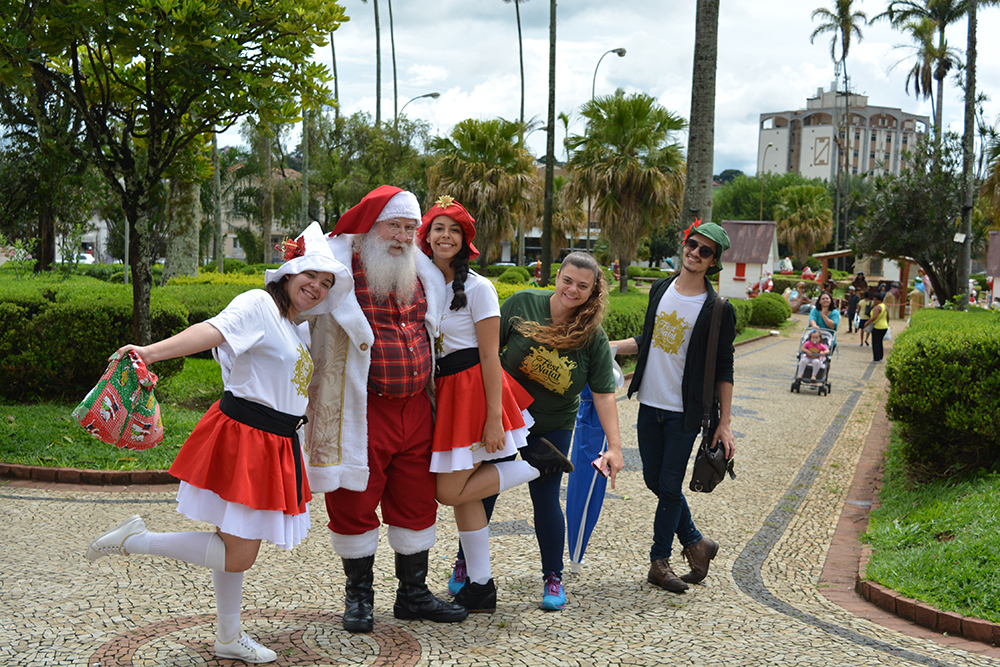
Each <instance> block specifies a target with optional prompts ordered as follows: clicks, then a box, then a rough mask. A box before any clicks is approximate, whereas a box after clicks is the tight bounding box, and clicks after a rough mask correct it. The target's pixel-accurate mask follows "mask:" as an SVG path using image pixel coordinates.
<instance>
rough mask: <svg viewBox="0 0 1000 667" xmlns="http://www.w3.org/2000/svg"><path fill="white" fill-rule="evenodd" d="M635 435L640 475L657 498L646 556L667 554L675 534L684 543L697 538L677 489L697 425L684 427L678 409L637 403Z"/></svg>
mask: <svg viewBox="0 0 1000 667" xmlns="http://www.w3.org/2000/svg"><path fill="white" fill-rule="evenodd" d="M638 436H639V456H640V457H641V458H642V479H643V481H644V482H645V483H646V488H648V489H649V490H650V491H652V492H653V493H654V494H655V495H656V497H657V498H658V502H657V504H656V516H655V517H654V518H653V546H652V547H651V548H650V550H649V560H650V561H654V560H660V559H662V558H670V552H671V549H672V548H673V543H674V535H675V534H676V535H677V539H679V540H680V543H681V546H684V547H686V546H688V545H691V544H694V543H695V542H697V541H698V540H700V539H701V533H699V532H698V529H697V528H695V526H694V521H692V520H691V510H689V509H688V504H687V499H685V498H684V493H683V492H682V491H681V489H682V487H683V485H684V476H685V474H686V473H687V465H688V459H690V457H691V448H692V447H693V446H694V441H695V439H696V438H697V437H698V429H697V428H696V429H694V430H693V431H684V413H682V412H669V411H667V410H660V409H658V408H651V407H649V406H648V405H642V404H641V403H640V404H639V422H638Z"/></svg>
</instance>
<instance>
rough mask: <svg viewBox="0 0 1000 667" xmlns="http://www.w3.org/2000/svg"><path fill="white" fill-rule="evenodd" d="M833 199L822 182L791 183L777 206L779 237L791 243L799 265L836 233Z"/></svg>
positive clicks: (775, 209) (784, 241) (783, 192)
mask: <svg viewBox="0 0 1000 667" xmlns="http://www.w3.org/2000/svg"><path fill="white" fill-rule="evenodd" d="M832 207H833V202H832V201H831V200H830V193H829V192H827V190H826V188H825V187H823V186H822V185H791V186H789V187H787V188H785V189H784V190H782V191H781V195H780V200H779V201H778V203H777V205H775V207H774V215H775V217H776V218H778V229H777V231H778V240H779V241H781V242H782V243H786V244H788V245H789V246H790V247H791V249H792V253H793V254H794V255H795V259H796V260H797V261H798V263H799V264H804V263H805V261H806V259H807V258H808V257H809V254H810V253H812V252H813V251H814V250H815V249H816V248H817V247H818V246H820V245H824V244H826V243H829V241H830V239H831V237H832V236H833V210H832Z"/></svg>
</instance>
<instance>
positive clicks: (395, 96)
mask: <svg viewBox="0 0 1000 667" xmlns="http://www.w3.org/2000/svg"><path fill="white" fill-rule="evenodd" d="M386 2H388V3H389V44H390V45H391V46H392V119H393V120H394V121H395V120H396V119H397V118H398V117H399V85H398V84H399V79H398V78H397V77H396V29H395V28H394V27H393V25H392V0H386Z"/></svg>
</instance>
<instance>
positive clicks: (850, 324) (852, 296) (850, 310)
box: [847, 285, 861, 333]
mask: <svg viewBox="0 0 1000 667" xmlns="http://www.w3.org/2000/svg"><path fill="white" fill-rule="evenodd" d="M860 301H861V298H860V297H859V296H858V290H857V288H856V287H854V285H851V286H850V287H848V288H847V333H854V316H855V315H857V313H858V303H859V302H860Z"/></svg>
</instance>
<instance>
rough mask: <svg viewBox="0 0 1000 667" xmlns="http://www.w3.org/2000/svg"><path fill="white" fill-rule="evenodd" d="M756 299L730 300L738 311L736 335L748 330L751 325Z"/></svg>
mask: <svg viewBox="0 0 1000 667" xmlns="http://www.w3.org/2000/svg"><path fill="white" fill-rule="evenodd" d="M754 301H755V299H730V300H729V303H731V304H733V309H734V310H735V311H736V333H739V332H741V331H743V330H744V329H746V328H747V326H749V324H750V316H751V315H752V314H753V302H754Z"/></svg>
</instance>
